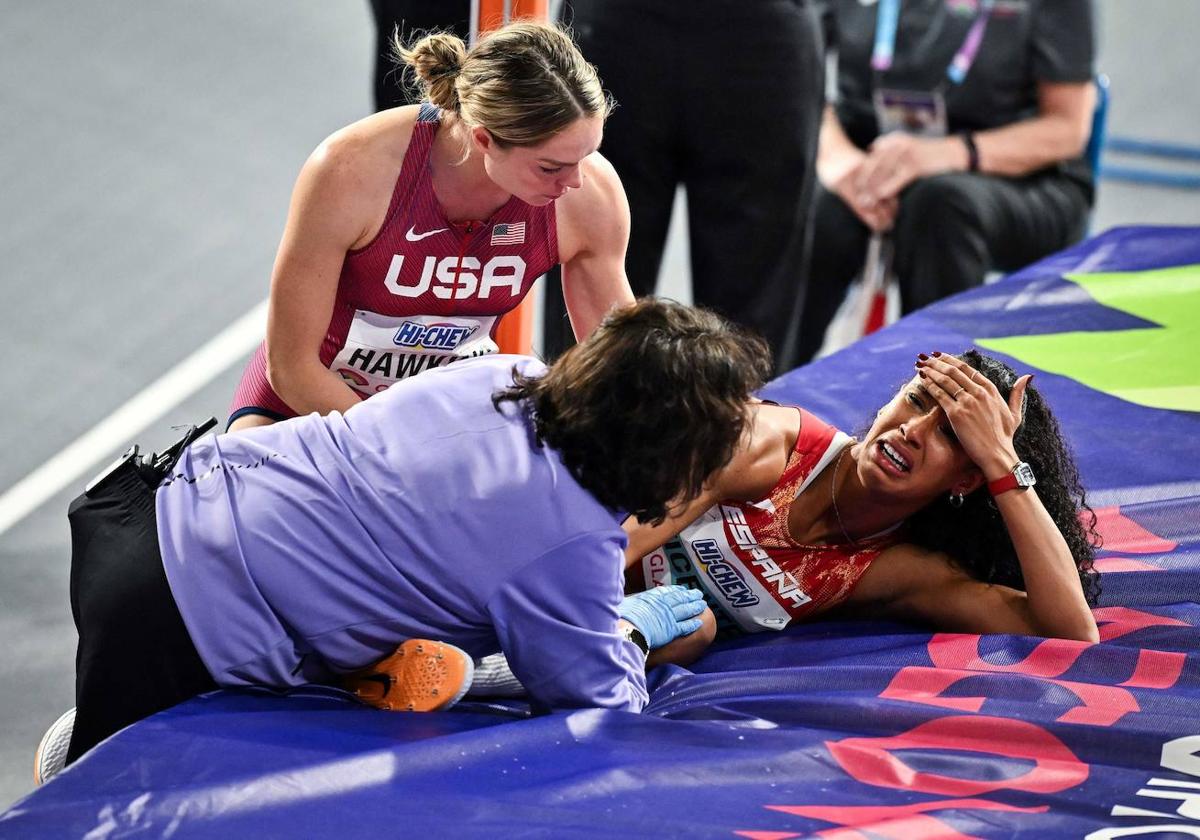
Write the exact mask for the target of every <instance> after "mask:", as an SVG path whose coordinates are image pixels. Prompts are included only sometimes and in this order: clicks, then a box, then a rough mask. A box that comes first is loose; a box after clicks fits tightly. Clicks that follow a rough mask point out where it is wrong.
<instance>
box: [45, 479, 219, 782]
mask: <svg viewBox="0 0 1200 840" xmlns="http://www.w3.org/2000/svg"><path fill="white" fill-rule="evenodd" d="M68 515H69V518H70V522H71V611H72V613H73V615H74V617H75V627H76V629H77V630H78V631H79V649H78V652H77V654H76V657H75V703H76V714H75V729H74V732H73V733H72V737H71V746H70V749H69V750H68V751H67V763H70V762H72V761H74V760H75V759H76V758H78V757H79V756H81V755H83V753H85V752H87V751H88V750H89V749H91V748H92V747H93V746H95V745H96V744H97V743H99V742H100V741H102V740H103V739H105V738H107V737H108V736H109V735H111V734H113V733H114V732H116V731H117V730H119V729H122V728H124V727H126V726H128V725H129V724H131V723H134V722H135V721H138V720H141V719H142V718H144V717H147V716H149V715H152V714H154V713H155V712H159V711H162V710H163V709H167V708H169V707H171V706H174V705H175V704H177V703H180V702H182V701H184V700H187V699H188V698H190V697H194V696H195V695H197V694H201V693H203V692H205V691H211V690H213V689H215V688H216V687H217V685H216V683H215V682H213V679H212V677H211V676H210V675H209V673H208V671H207V670H206V669H205V667H204V663H203V662H201V660H200V657H199V655H198V654H197V653H196V648H195V646H194V645H193V644H192V640H191V638H190V637H189V636H188V633H187V629H186V628H185V627H184V624H183V619H182V618H181V617H180V615H179V610H178V608H177V607H176V606H175V600H174V598H173V597H172V595H171V590H170V587H169V586H168V584H167V578H166V574H165V573H164V571H163V565H162V557H161V555H160V554H159V549H158V531H157V525H156V520H155V515H154V489H153V487H150V486H148V485H147V483H146V482H145V481H144V480H143V479H142V478H141V477H140V476H139V475H138V474H137V472H136V471H135V470H133V469H131V468H122V469H121V470H120V471H119V472H118V473H117V474H115V475H114V476H113V479H112V480H111V481H110V482H108V483H107V484H106V485H105V486H104V488H103V489H102V490H100V491H99V492H96V493H94V495H93V496H86V495H84V496H80V497H79V498H77V499H76V500H75V501H74V502H72V503H71V508H70V512H69V514H68Z"/></svg>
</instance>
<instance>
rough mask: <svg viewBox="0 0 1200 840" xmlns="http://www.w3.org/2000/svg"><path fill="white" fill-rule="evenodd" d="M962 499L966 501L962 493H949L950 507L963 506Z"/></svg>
mask: <svg viewBox="0 0 1200 840" xmlns="http://www.w3.org/2000/svg"><path fill="white" fill-rule="evenodd" d="M964 501H966V498H965V497H964V496H963V494H962V493H951V494H950V507H952V508H960V507H962V506H963V502H964Z"/></svg>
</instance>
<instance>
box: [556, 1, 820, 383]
mask: <svg viewBox="0 0 1200 840" xmlns="http://www.w3.org/2000/svg"><path fill="white" fill-rule="evenodd" d="M564 20H565V22H566V23H569V24H572V26H573V27H574V30H575V34H576V37H577V39H578V42H579V46H580V49H581V50H582V52H583V55H584V57H585V58H587V60H588V61H590V62H592V63H593V64H595V65H596V67H597V69H598V70H599V72H600V77H601V79H602V81H603V82H604V86H605V88H606V89H607V90H608V91H609V92H610V93H611V94H612V95H613V97H614V98H615V99H616V101H617V108H616V110H615V111H614V112H613V114H612V116H611V117H610V118H609V120H608V124H607V125H606V127H605V133H604V141H603V143H602V145H601V147H600V151H601V153H602V154H603V155H604V156H605V157H606V158H607V159H608V160H609V161H611V163H612V164H613V166H614V167H615V168H616V170H617V173H618V174H619V175H620V177H621V182H622V183H623V185H624V187H625V193H626V195H627V196H628V198H629V209H630V215H631V222H632V230H631V232H630V239H629V253H628V256H627V259H626V269H627V271H628V274H629V281H630V284H631V285H632V287H633V291H634V294H636V295H639V296H640V295H646V294H651V293H653V292H654V286H655V282H656V280H657V277H658V269H659V264H660V262H661V260H662V252H663V245H664V240H665V238H666V234H667V227H668V223H669V221H670V215H671V207H672V204H673V202H674V200H675V190H676V187H677V185H679V184H683V185H684V186H685V187H686V189H687V197H688V230H689V234H690V240H691V264H692V288H693V297H694V300H695V302H696V303H698V304H702V305H704V306H708V307H711V308H713V309H715V310H717V311H718V312H721V313H722V314H724V315H726V316H728V317H729V318H731V319H733V320H735V321H737V322H739V323H742V324H744V325H746V326H748V327H751V328H753V329H754V330H757V331H758V332H759V333H761V334H762V335H763V336H764V337H765V338H766V339H767V340H768V341H769V342H770V343H771V346H772V349H773V350H774V351H775V354H776V357H777V360H778V365H779V367H780V369H785V368H787V367H789V366H790V356H791V342H792V340H793V332H794V329H795V326H796V318H797V316H798V313H799V310H800V306H801V304H802V294H803V285H804V271H803V267H804V262H805V247H806V241H807V235H808V233H807V229H808V217H809V212H808V211H809V207H810V203H811V196H812V192H811V190H812V184H813V182H814V180H815V179H814V177H813V174H812V173H813V161H814V155H815V153H816V142H817V132H818V129H819V126H820V117H821V105H822V100H823V90H824V60H823V58H822V48H821V34H820V27H819V23H818V18H817V15H816V12H815V9H814V8H811V7H810V4H809V3H808V2H805V0H756V2H746V0H692V2H687V3H680V2H663V0H570V2H569V8H568V9H566V10H565V11H564ZM567 282H570V277H569V276H568V278H567ZM546 293H547V304H546V322H545V324H544V327H545V333H544V334H545V336H546V348H547V350H548V351H549V353H550V355H553V354H554V353H556V352H558V351H561V349H563V346H564V345H566V344H569V342H567V341H564V339H566V338H569V336H570V329H569V327H568V326H567V325H566V319H565V317H564V311H565V310H564V308H563V306H562V296H561V290H558V289H555V288H554V284H553V283H550V284H547V287H546Z"/></svg>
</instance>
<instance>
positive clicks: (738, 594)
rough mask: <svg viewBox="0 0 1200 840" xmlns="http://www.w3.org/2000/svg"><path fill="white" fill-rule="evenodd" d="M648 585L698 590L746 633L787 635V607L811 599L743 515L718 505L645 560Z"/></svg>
mask: <svg viewBox="0 0 1200 840" xmlns="http://www.w3.org/2000/svg"><path fill="white" fill-rule="evenodd" d="M642 573H643V575H644V576H645V581H646V586H647V587H650V586H664V585H667V584H672V583H673V584H678V585H681V586H687V587H689V588H692V589H699V590H700V591H702V592H703V593H704V594H705V601H707V602H708V605H709V606H710V607H712V609H713V612H714V613H715V614H716V616H717V624H718V626H722V625H723V624H726V623H729V624H733V625H735V626H737V627H738V628H740V629H741V630H742V631H743V632H747V633H757V632H761V631H763V630H782V629H783V628H784V627H786V626H787V625H788V622H790V621H791V614H790V613H789V611H788V607H789V606H790V607H792V608H793V609H794V608H798V607H802V606H804V605H805V604H807V603H808V602H809V600H810V599H809V597H808V595H807V594H806V593H805V592H804V590H803V589H801V588H800V587H799V586H798V585H797V583H796V581H795V580H794V579H792V577H791V575H787V574H786V573H785V572H783V570H781V569H780V568H779V567H778V566H777V565H776V564H775V562H774V561H773V560H772V559H771V558H770V556H769V555H768V554H767V552H766V551H765V550H763V549H762V548H760V547H759V546H758V543H757V542H756V541H755V540H754V535H753V534H752V533H751V532H750V529H749V527H748V526H747V525H746V521H745V519H744V518H743V517H742V515H741V511H739V510H738V509H737V508H734V507H729V506H725V505H714V506H713V507H711V508H709V509H708V510H707V511H706V512H705V513H704V515H703V516H701V517H700V518H699V519H697V520H696V521H695V522H693V523H692V524H690V525H688V526H687V527H686V528H684V529H683V531H681V532H680V534H679V536H678V537H676V538H675V539H673V540H671V541H669V542H668V543H667V544H666V545H665V546H663V547H662V548H661V549H659V550H658V551H655V552H652V553H650V554H648V555H646V556H645V557H643V558H642Z"/></svg>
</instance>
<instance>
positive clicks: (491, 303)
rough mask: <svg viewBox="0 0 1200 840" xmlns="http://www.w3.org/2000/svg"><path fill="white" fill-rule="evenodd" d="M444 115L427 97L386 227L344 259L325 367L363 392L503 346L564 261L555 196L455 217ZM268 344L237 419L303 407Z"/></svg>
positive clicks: (249, 377) (245, 382) (249, 376)
mask: <svg viewBox="0 0 1200 840" xmlns="http://www.w3.org/2000/svg"><path fill="white" fill-rule="evenodd" d="M440 118H441V114H440V112H439V111H438V109H437V108H434V107H433V106H431V105H429V104H428V103H426V104H425V105H423V106H422V107H421V110H420V115H419V118H418V120H417V122H416V124H415V125H414V127H413V133H412V137H411V139H410V141H409V146H408V150H407V151H406V153H405V156H404V162H403V164H402V168H401V172H400V173H399V175H398V177H397V179H396V183H395V186H394V188H393V194H392V199H391V202H390V204H389V207H388V211H387V214H386V216H385V219H384V223H383V225H382V227H381V228H380V230H379V232H378V233H377V234H376V236H375V237H374V239H372V241H371V242H369V243H367V244H366V245H364V246H363V247H362V248H359V249H356V250H354V251H351V252H349V253H348V254H347V255H346V258H345V260H344V262H343V264H342V272H341V275H340V277H339V279H338V287H337V293H336V296H335V299H334V305H333V311H332V313H331V317H330V322H329V326H328V328H327V329H326V334H325V337H324V339H323V340H322V343H321V348H320V354H319V355H320V360H321V363H322V364H323V365H325V366H326V367H328V368H329V369H330V370H331V371H333V372H335V373H337V374H338V375H339V376H341V378H342V380H343V381H344V382H345V383H346V384H347V385H348V386H349V387H350V388H352V389H353V390H354V391H356V392H357V393H359V394H361V395H362V396H364V397H368V396H371V395H372V394H376V393H379V392H380V391H383V390H385V389H386V388H388V387H390V386H391V385H394V384H395V383H397V382H400V381H401V380H404V379H407V378H408V377H410V376H415V375H417V374H419V373H422V372H424V371H427V370H431V369H433V368H439V367H443V366H445V365H448V364H452V363H453V362H455V361H457V360H459V359H468V358H474V357H476V356H482V355H485V354H488V353H495V352H497V351H498V349H499V348H498V346H497V344H496V341H495V333H496V328H497V325H498V323H499V320H500V318H501V317H502V316H503V315H504V314H505V313H507V312H510V311H512V310H513V309H514V308H515V307H516V306H517V305H519V304H520V303H521V300H522V299H523V298H524V297H525V295H526V294H527V293H528V292H529V289H530V287H531V286H532V285H533V283H534V281H535V280H536V279H537V278H538V277H539V276H541V275H542V274H545V272H546V271H548V270H549V269H550V268H551V267H552V266H554V265H556V264H557V263H558V261H559V260H558V233H557V222H556V215H555V207H554V203H553V202H551V203H550V204H548V205H546V206H542V207H533V206H531V205H528V204H525V203H524V202H522V201H521V200H520V199H518V198H517V197H516V196H512V197H511V198H510V199H509V200H508V201H507V202H506V203H505V204H504V205H503V206H502V207H500V208H499V209H497V210H496V211H495V212H494V213H493V214H492V216H491V218H489V219H487V220H483V221H464V222H451V221H450V220H449V219H448V218H447V217H446V215H445V212H444V211H443V209H442V207H441V204H440V203H439V201H438V198H437V195H436V193H435V192H434V189H433V181H432V179H431V175H430V173H431V169H430V167H429V156H430V153H431V150H432V148H433V144H434V140H435V138H436V136H437V132H438V126H439V124H440ZM266 369H267V364H266V352H265V347H260V348H259V350H258V352H257V353H256V354H255V357H254V359H252V360H251V364H250V365H248V366H247V372H246V374H245V375H244V376H243V379H242V382H241V384H239V386H238V392H237V394H236V395H235V397H234V404H233V405H232V406H231V408H230V412H231V414H234V413H237V412H238V411H240V410H241V409H242V408H244V407H247V406H250V407H254V408H261V409H265V410H267V411H269V412H272V413H274V414H277V415H279V416H283V417H287V416H292V415H294V414H295V412H294V411H292V409H291V407H290V406H288V405H287V404H286V403H284V402H283V401H282V400H281V399H280V398H279V396H278V394H276V393H275V391H274V389H273V388H272V387H271V385H270V383H269V381H268V380H267V376H266Z"/></svg>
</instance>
